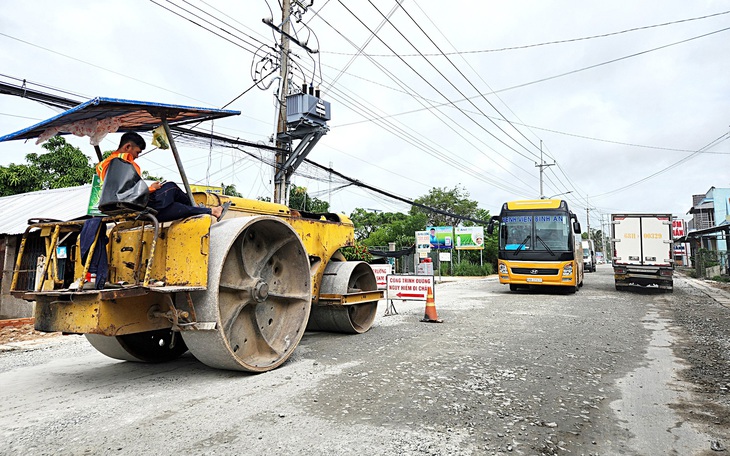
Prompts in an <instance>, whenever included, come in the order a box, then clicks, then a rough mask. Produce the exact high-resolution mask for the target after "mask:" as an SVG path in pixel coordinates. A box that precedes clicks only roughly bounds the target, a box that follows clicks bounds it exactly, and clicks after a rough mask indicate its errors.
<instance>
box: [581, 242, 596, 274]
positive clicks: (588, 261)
mask: <svg viewBox="0 0 730 456" xmlns="http://www.w3.org/2000/svg"><path fill="white" fill-rule="evenodd" d="M581 244H582V245H583V270H584V271H585V272H596V247H595V246H594V245H593V239H583V241H581Z"/></svg>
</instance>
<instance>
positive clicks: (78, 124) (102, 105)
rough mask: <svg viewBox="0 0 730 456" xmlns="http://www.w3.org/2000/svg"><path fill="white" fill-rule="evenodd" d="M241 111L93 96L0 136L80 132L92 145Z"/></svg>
mask: <svg viewBox="0 0 730 456" xmlns="http://www.w3.org/2000/svg"><path fill="white" fill-rule="evenodd" d="M239 114H241V112H240V111H231V110H225V109H211V108H197V107H192V106H180V105H171V104H164V103H151V102H146V101H136V100H122V99H117V98H102V97H97V98H93V99H91V100H89V101H87V102H85V103H81V104H80V105H78V106H75V107H73V108H71V109H69V110H68V111H65V112H62V113H61V114H58V115H57V116H54V117H51V118H50V119H47V120H44V121H43V122H40V123H38V124H35V125H33V126H32V127H28V128H25V129H23V130H20V131H16V132H15V133H10V134H8V135H5V136H0V142H1V141H11V140H15V139H33V138H38V142H43V141H45V140H47V139H49V138H50V137H52V136H56V135H66V134H71V133H73V134H76V135H78V136H89V137H90V138H91V139H92V144H94V145H96V144H98V141H95V139H99V140H100V139H101V138H99V137H103V136H105V135H106V134H108V133H114V132H127V131H150V130H152V129H154V128H155V127H157V126H159V125H160V124H162V122H163V120H166V121H167V123H168V124H169V125H171V126H173V125H175V126H179V125H185V124H189V123H193V122H203V121H206V120H212V119H219V118H222V117H229V116H235V115H239Z"/></svg>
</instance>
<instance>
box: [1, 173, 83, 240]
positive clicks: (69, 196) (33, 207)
mask: <svg viewBox="0 0 730 456" xmlns="http://www.w3.org/2000/svg"><path fill="white" fill-rule="evenodd" d="M90 193H91V184H89V185H82V186H80V187H67V188H56V189H52V190H41V191H38V192H30V193H22V194H20V195H12V196H3V197H0V214H2V216H0V234H22V233H24V232H25V229H26V228H27V227H28V220H29V219H32V218H47V219H56V220H73V219H76V218H79V217H82V216H84V215H86V212H87V211H88V206H89V196H90Z"/></svg>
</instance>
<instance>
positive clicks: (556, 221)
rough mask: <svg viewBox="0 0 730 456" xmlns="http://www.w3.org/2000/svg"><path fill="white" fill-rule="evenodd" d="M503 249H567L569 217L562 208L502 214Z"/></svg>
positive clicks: (548, 250)
mask: <svg viewBox="0 0 730 456" xmlns="http://www.w3.org/2000/svg"><path fill="white" fill-rule="evenodd" d="M500 228H501V229H502V230H505V231H506V235H501V236H500V241H499V242H500V246H499V247H500V249H502V250H515V251H519V250H537V251H547V252H552V251H560V252H565V251H570V250H572V246H571V245H570V216H569V214H568V213H566V212H563V211H520V212H519V213H518V212H511V213H508V214H505V215H503V216H502V220H501V226H500Z"/></svg>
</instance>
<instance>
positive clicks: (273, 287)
mask: <svg viewBox="0 0 730 456" xmlns="http://www.w3.org/2000/svg"><path fill="white" fill-rule="evenodd" d="M99 100H101V101H99ZM106 104H110V105H111V107H110V109H102V108H103V107H104V106H106ZM86 108H88V109H89V110H90V111H91V114H92V115H93V116H96V117H95V118H96V119H98V120H101V119H105V118H109V117H116V118H117V121H118V122H119V123H120V124H121V126H120V128H119V131H127V130H135V131H150V130H153V129H154V128H156V127H157V126H159V125H162V126H163V127H164V128H165V131H166V132H167V133H168V139H169V143H170V145H171V147H172V153H173V155H174V156H175V159H176V162H177V163H178V169H179V171H180V174H181V177H182V181H183V183H184V186H185V187H186V190H187V191H188V194H189V195H190V198H191V202H193V203H194V204H196V205H203V206H207V207H214V206H218V205H220V204H222V203H224V202H230V203H231V204H230V208H229V210H228V212H227V214H226V216H225V218H224V220H222V221H218V222H216V221H215V219H214V218H213V217H211V216H208V215H201V216H195V217H189V218H186V219H184V220H176V221H172V222H166V223H159V222H158V221H157V219H156V217H155V216H154V213H153V211H146V210H143V211H137V212H132V211H130V212H127V213H122V214H118V215H114V216H109V217H104V218H103V219H102V220H101V225H100V226H101V229H99V231H98V232H97V233H96V238H95V239H94V242H93V244H92V246H91V249H90V251H89V253H88V255H87V258H86V261H82V258H81V254H80V251H81V248H80V239H79V238H80V236H79V234H80V232H81V229H82V226H83V224H84V220H76V221H67V222H61V221H49V220H36V221H34V222H33V223H31V224H30V225H29V226H28V228H27V230H26V232H25V234H24V235H23V239H22V241H21V243H20V248H19V251H18V257H17V261H16V264H15V269H14V273H13V280H12V286H11V292H12V294H13V295H15V296H16V297H21V298H23V299H26V300H29V301H34V302H35V306H34V316H35V327H36V329H37V330H40V331H46V332H51V331H60V332H63V333H67V334H84V335H86V338H87V339H88V340H89V342H90V343H91V344H92V345H93V346H94V347H95V348H96V349H97V350H98V351H100V352H101V353H104V354H105V355H107V356H110V357H112V358H116V359H121V360H130V361H142V362H160V361H168V360H171V359H174V358H176V357H178V356H180V355H181V354H183V353H184V352H185V351H187V350H188V349H189V350H190V351H191V352H192V354H193V355H194V356H195V357H196V358H198V359H199V360H200V361H202V362H203V363H205V364H207V365H209V366H212V367H216V368H222V369H231V370H242V371H250V372H264V371H267V370H270V369H273V368H276V367H278V366H279V365H281V364H282V363H284V362H285V361H286V360H287V359H288V358H289V356H290V355H291V353H292V352H293V350H294V349H295V348H296V346H297V344H298V343H299V341H300V340H301V337H302V335H303V334H304V332H305V330H319V331H336V332H345V333H354V334H357V333H362V332H365V331H367V330H368V329H369V328H370V327H371V325H372V323H373V321H374V318H375V311H376V308H377V303H378V301H379V300H380V299H382V297H383V296H382V292H380V291H378V290H377V283H376V281H375V276H374V274H373V272H372V269H371V268H370V267H369V265H367V264H366V263H363V262H350V261H346V260H345V258H344V256H343V255H342V253H341V252H340V249H341V248H343V247H347V246H352V245H354V241H355V238H354V227H353V224H352V222H351V221H350V220H349V219H348V218H347V217H346V216H344V215H338V214H313V213H307V212H300V211H295V210H291V209H289V208H288V207H286V206H284V205H281V204H274V203H269V202H264V201H258V200H249V199H244V198H236V197H228V196H222V195H218V194H214V193H193V192H191V191H190V187H189V185H188V184H187V177H186V175H185V171H184V169H183V168H182V163H181V161H180V159H179V155H178V153H177V148H176V146H175V143H174V138H173V137H172V135H171V134H170V124H171V123H173V120H175V119H178V120H179V121H181V122H182V121H184V122H192V121H197V120H205V119H207V118H216V117H222V116H224V115H232V114H233V113H235V114H237V112H235V111H222V110H209V109H205V108H187V107H181V106H171V105H161V104H157V103H155V104H145V103H142V102H130V101H128V100H126V101H125V100H108V99H95V100H92V101H90V102H87V103H84V104H83V105H80V106H78V107H76V108H73V109H71V110H69V111H67V112H66V113H63V114H61V115H59V116H56V117H54V118H51V119H49V120H47V121H45V122H41V123H40V124H38V125H36V126H34V127H31V128H29V129H26V130H21V131H20V132H17V133H15V134H12V135H8V136H6V137H3V138H0V140H7V139H28V138H32V137H37V136H38V135H40V134H41V133H42V132H43V131H45V130H46V129H47V128H51V127H53V128H58V129H59V131H60V132H61V133H63V132H64V131H65V130H64V127H65V125H67V124H69V123H72V121H73V120H74V119H75V118H76V117H74V116H78V115H80V114H82V113H83V111H84V109H86ZM87 114H88V113H87ZM66 117H68V118H67V119H66ZM88 118H89V117H88V115H87V116H86V117H84V119H88ZM140 119H143V121H141V120H140ZM97 155H98V156H99V157H100V155H101V154H100V151H99V150H98V148H97ZM104 234H106V237H107V240H108V244H107V245H106V254H107V259H108V266H109V278H108V282H107V283H104V284H100V286H99V289H97V287H96V283H95V282H94V281H93V280H89V274H88V272H89V270H90V269H91V261H92V257H93V253H94V250H95V249H97V248H102V247H100V246H101V245H103V243H102V239H103V238H104ZM36 235H37V236H40V237H41V238H42V239H43V240H44V242H45V255H44V257H45V261H44V262H43V263H42V266H41V268H40V270H39V271H38V274H37V277H38V281H37V283H36V285H35V289H33V290H27V289H20V288H21V287H19V285H18V284H19V276H20V273H21V262H22V259H23V256H24V255H25V253H26V252H25V247H26V242H27V239H28V237H29V236H36ZM58 247H65V251H66V252H67V253H68V255H67V258H66V262H65V266H66V269H65V270H64V271H63V274H62V273H61V270H60V268H59V263H60V260H61V259H62V258H59V248H58Z"/></svg>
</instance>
